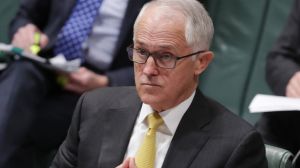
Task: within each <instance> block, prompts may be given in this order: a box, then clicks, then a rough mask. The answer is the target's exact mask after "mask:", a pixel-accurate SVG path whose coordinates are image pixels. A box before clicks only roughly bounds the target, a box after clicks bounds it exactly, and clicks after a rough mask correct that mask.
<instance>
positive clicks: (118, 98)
mask: <svg viewBox="0 0 300 168" xmlns="http://www.w3.org/2000/svg"><path fill="white" fill-rule="evenodd" d="M141 105H142V102H141V100H140V99H139V97H138V95H137V93H136V91H135V88H134V87H123V88H106V89H100V90H96V91H92V92H89V93H86V94H84V95H83V96H82V97H81V99H80V101H79V102H78V104H77V107H76V110H75V114H74V116H73V121H72V124H71V127H70V130H69V133H68V136H67V138H66V140H65V141H64V143H63V144H62V145H61V147H60V149H59V151H58V153H57V155H56V157H55V159H54V162H53V164H52V168H69V167H78V168H96V167H99V168H113V167H116V166H117V165H119V164H120V163H122V161H123V159H124V158H123V157H124V155H125V152H126V150H127V145H128V143H129V139H130V136H131V133H132V131H133V127H134V124H135V120H136V118H137V116H138V114H139V111H140V108H141ZM162 167H163V168H186V167H193V168H200V167H203V168H220V167H227V168H235V167H238V168H247V167H249V168H260V167H267V163H266V158H265V150H264V144H263V142H262V139H261V137H260V135H259V134H258V133H257V132H256V131H255V130H254V129H253V128H252V127H251V126H250V125H249V124H247V123H246V122H245V121H243V120H241V119H240V118H238V117H237V116H235V115H234V114H232V113H231V112H229V111H228V110H226V109H225V108H224V107H223V106H221V105H220V104H218V103H216V102H214V101H212V100H210V99H208V98H205V97H204V96H203V95H202V94H201V93H200V91H198V90H197V92H196V95H195V98H194V100H193V102H192V104H191V106H190V107H189V109H188V111H187V112H186V113H185V115H184V116H183V118H182V120H181V122H180V124H179V126H178V128H177V130H176V133H175V135H174V137H173V140H172V141H171V144H170V148H169V150H168V152H167V155H166V158H165V161H164V163H163V166H162Z"/></svg>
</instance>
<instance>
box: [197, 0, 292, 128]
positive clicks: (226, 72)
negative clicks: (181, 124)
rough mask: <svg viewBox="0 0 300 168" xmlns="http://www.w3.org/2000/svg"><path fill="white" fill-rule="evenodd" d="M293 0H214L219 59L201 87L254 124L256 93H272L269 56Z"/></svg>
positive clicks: (211, 3) (215, 46)
mask: <svg viewBox="0 0 300 168" xmlns="http://www.w3.org/2000/svg"><path fill="white" fill-rule="evenodd" d="M291 2H292V0H284V1H282V0H251V1H245V0H244V1H241V0H226V1H224V0H210V1H207V4H206V5H207V9H208V11H209V13H210V15H211V17H212V19H213V22H214V26H215V36H214V40H213V43H212V50H213V51H214V53H215V59H214V61H213V62H212V63H211V65H210V67H209V68H208V69H207V71H206V72H205V73H204V74H203V75H202V76H201V77H200V85H199V87H200V89H201V90H202V91H203V92H204V93H205V94H206V95H208V96H210V97H213V98H214V99H216V100H218V101H219V102H221V103H222V104H223V105H225V106H226V107H227V108H229V109H230V110H231V111H233V112H234V113H236V114H238V115H240V116H242V117H244V118H245V119H246V120H248V121H249V122H251V123H254V122H256V120H257V119H258V117H259V115H257V114H256V115H254V114H249V111H248V105H249V102H250V100H251V99H252V98H253V96H254V95H255V94H256V93H271V92H270V90H269V88H268V86H267V84H266V82H265V78H264V74H265V69H264V67H265V57H266V55H267V52H268V51H269V50H270V48H271V46H272V44H273V43H274V39H275V38H276V37H277V35H278V33H279V32H280V30H281V29H282V26H283V25H284V23H285V18H286V16H287V14H288V11H289V10H290V5H291Z"/></svg>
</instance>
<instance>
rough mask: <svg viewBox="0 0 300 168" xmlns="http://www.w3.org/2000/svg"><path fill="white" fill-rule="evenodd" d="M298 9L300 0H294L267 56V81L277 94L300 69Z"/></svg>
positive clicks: (299, 13)
mask: <svg viewBox="0 0 300 168" xmlns="http://www.w3.org/2000/svg"><path fill="white" fill-rule="evenodd" d="M299 10H300V1H298V0H295V3H294V6H293V9H292V11H291V13H290V15H289V18H288V20H287V23H286V26H285V27H284V30H283V31H282V33H281V35H280V37H279V38H278V40H277V41H276V43H275V45H274V46H273V49H272V50H271V51H270V53H269V55H268V57H267V65H266V78H267V82H268V84H269V86H270V87H271V89H272V91H273V92H274V93H275V94H277V95H285V90H286V86H287V84H288V82H289V80H290V78H291V77H292V76H293V75H294V74H295V73H296V72H297V71H300V32H299V31H300V18H299V17H300V12H299Z"/></svg>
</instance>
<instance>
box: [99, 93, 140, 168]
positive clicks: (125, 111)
mask: <svg viewBox="0 0 300 168" xmlns="http://www.w3.org/2000/svg"><path fill="white" fill-rule="evenodd" d="M126 101H127V103H128V106H124V107H121V108H112V109H110V110H108V111H107V113H106V115H105V116H106V118H105V121H104V123H103V124H101V125H102V126H104V132H103V135H102V136H103V142H102V148H101V151H100V155H99V156H100V157H99V160H98V163H99V164H98V165H99V167H101V168H106V167H114V166H115V167H116V166H117V165H119V164H120V163H122V161H123V157H124V155H125V152H126V149H127V146H128V143H129V140H130V136H131V133H132V131H133V127H134V124H135V120H136V118H137V115H138V114H139V111H140V108H141V101H140V100H139V99H138V97H137V96H136V97H134V98H127V99H126Z"/></svg>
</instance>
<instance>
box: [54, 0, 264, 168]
mask: <svg viewBox="0 0 300 168" xmlns="http://www.w3.org/2000/svg"><path fill="white" fill-rule="evenodd" d="M212 37H213V24H212V21H211V19H210V17H209V16H208V14H207V12H206V11H205V9H204V8H203V6H202V5H201V4H200V3H199V2H197V1H195V0H185V1H182V0H153V1H150V2H149V3H147V4H146V5H145V6H144V7H143V8H142V10H141V12H140V14H139V16H138V17H137V20H136V22H135V25H134V40H133V45H132V46H130V47H128V54H129V58H130V60H132V61H133V62H134V70H135V83H136V88H134V87H119V88H106V89H99V90H95V91H92V92H87V93H85V94H84V95H83V96H82V97H81V98H80V100H79V102H78V104H77V107H76V109H75V113H74V116H73V120H72V123H71V126H70V129H69V132H68V135H67V137H66V139H65V141H64V142H63V144H62V145H61V146H60V148H59V150H58V152H57V155H56V157H55V159H54V161H53V163H52V166H51V167H52V168H71V167H78V168H92V167H101V168H111V167H116V166H117V167H118V168H129V167H130V168H134V167H139V168H148V167H152V168H153V167H156V168H159V167H164V168H177V167H178V168H186V167H193V168H199V167H203V168H219V167H226V168H227V167H228V168H235V167H236V168H240V167H243V168H247V167H249V168H254V167H255V168H260V167H267V163H266V158H265V150H264V144H263V142H262V139H261V137H260V135H259V134H258V132H256V130H255V129H254V128H253V127H252V126H250V125H249V124H248V123H246V122H245V121H243V120H242V119H240V118H239V117H237V116H235V115H234V114H233V113H231V112H229V111H228V110H227V109H226V108H224V107H223V106H222V105H220V104H218V103H217V102H215V101H213V100H211V99H209V98H206V97H205V96H204V95H203V94H202V93H201V92H200V91H199V90H198V89H197V87H198V78H199V75H200V74H201V73H202V72H203V71H204V70H205V69H206V68H207V66H208V64H209V63H210V62H211V60H212V59H213V53H212V52H211V51H209V46H210V42H211V39H212ZM153 120H154V121H153ZM153 137H154V138H153ZM150 153H151V154H150ZM145 155H147V157H146V156H145ZM144 164H145V165H144Z"/></svg>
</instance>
